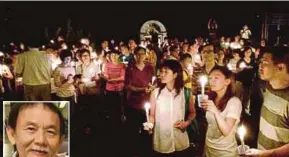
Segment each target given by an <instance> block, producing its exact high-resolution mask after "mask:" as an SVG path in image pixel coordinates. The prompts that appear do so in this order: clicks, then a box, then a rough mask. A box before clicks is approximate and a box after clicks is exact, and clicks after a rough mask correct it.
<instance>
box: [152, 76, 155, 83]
mask: <svg viewBox="0 0 289 157" xmlns="http://www.w3.org/2000/svg"><path fill="white" fill-rule="evenodd" d="M155 80H156V77H155V76H153V77H152V84H154V82H155Z"/></svg>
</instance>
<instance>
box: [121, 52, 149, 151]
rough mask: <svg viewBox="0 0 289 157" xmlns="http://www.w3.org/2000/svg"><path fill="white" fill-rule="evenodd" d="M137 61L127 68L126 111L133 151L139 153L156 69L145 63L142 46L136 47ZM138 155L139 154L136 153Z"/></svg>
mask: <svg viewBox="0 0 289 157" xmlns="http://www.w3.org/2000/svg"><path fill="white" fill-rule="evenodd" d="M135 56H136V63H135V64H134V65H132V66H131V67H128V69H127V75H126V87H127V98H128V106H127V107H126V110H125V113H126V118H127V124H128V126H129V132H130V133H129V136H130V138H129V139H131V140H132V142H129V143H130V144H132V145H131V149H130V150H132V151H133V152H132V153H139V151H140V149H141V148H142V147H141V145H140V144H143V143H144V141H143V140H142V137H143V136H142V137H141V136H140V134H139V131H140V129H141V128H142V123H144V122H145V112H144V111H145V110H144V109H145V108H144V105H145V102H147V101H148V100H149V94H150V91H152V89H153V88H154V87H153V86H152V83H151V82H152V77H153V74H154V69H153V67H152V66H151V65H149V64H145V63H144V61H145V59H146V51H145V49H144V48H142V47H137V48H136V49H135ZM134 155H137V154H134Z"/></svg>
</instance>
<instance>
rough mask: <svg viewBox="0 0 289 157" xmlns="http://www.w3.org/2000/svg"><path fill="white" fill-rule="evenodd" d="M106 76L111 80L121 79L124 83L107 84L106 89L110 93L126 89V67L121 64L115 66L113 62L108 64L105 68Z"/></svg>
mask: <svg viewBox="0 0 289 157" xmlns="http://www.w3.org/2000/svg"><path fill="white" fill-rule="evenodd" d="M103 73H104V74H105V75H108V77H109V79H114V78H119V77H121V78H122V79H123V80H122V81H114V82H107V83H106V87H105V89H106V90H108V91H122V90H123V87H124V79H125V65H124V64H122V63H120V64H117V65H115V64H113V63H112V62H107V63H106V64H105V66H104V72H103Z"/></svg>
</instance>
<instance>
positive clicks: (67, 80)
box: [52, 50, 75, 112]
mask: <svg viewBox="0 0 289 157" xmlns="http://www.w3.org/2000/svg"><path fill="white" fill-rule="evenodd" d="M60 59H61V61H62V63H61V64H60V65H59V66H58V67H56V69H55V70H54V71H53V74H52V77H53V78H54V84H55V86H56V87H57V88H56V96H57V99H58V100H59V101H69V102H70V106H71V112H74V93H75V87H74V84H73V82H74V80H73V76H74V75H75V69H74V67H73V66H71V59H72V52H71V51H70V50H62V51H61V53H60ZM70 75H71V76H70Z"/></svg>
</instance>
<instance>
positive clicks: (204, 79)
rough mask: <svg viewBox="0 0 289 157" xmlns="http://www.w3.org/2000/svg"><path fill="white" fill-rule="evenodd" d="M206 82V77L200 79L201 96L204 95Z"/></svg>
mask: <svg viewBox="0 0 289 157" xmlns="http://www.w3.org/2000/svg"><path fill="white" fill-rule="evenodd" d="M207 82H208V78H207V76H201V77H200V83H201V87H202V95H205V86H206V83H207Z"/></svg>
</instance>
